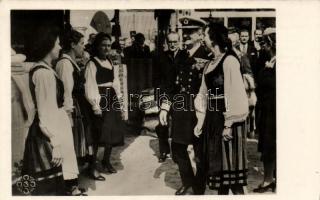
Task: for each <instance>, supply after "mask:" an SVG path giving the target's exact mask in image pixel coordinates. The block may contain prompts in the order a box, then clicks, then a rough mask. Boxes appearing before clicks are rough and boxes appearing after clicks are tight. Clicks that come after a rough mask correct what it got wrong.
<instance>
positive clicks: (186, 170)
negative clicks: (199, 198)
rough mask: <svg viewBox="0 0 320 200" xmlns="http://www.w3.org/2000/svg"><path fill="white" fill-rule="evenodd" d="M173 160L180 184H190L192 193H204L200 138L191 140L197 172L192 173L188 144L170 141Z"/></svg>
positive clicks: (204, 182) (204, 184) (204, 183)
mask: <svg viewBox="0 0 320 200" xmlns="http://www.w3.org/2000/svg"><path fill="white" fill-rule="evenodd" d="M171 148H172V155H173V160H174V162H175V163H177V165H178V168H179V173H180V177H181V181H182V184H183V185H184V186H186V187H188V186H192V189H193V191H194V194H204V192H205V188H206V181H205V174H204V164H203V159H202V153H201V152H202V151H201V143H200V139H196V140H195V141H194V142H193V149H194V153H195V161H196V168H197V172H196V174H194V172H193V169H192V166H191V161H190V158H189V155H188V151H187V148H188V145H187V144H180V143H176V142H172V143H171Z"/></svg>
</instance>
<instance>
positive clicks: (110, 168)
mask: <svg viewBox="0 0 320 200" xmlns="http://www.w3.org/2000/svg"><path fill="white" fill-rule="evenodd" d="M102 166H103V168H104V170H105V171H106V172H107V173H111V174H113V173H117V170H116V169H115V168H114V167H113V166H112V165H111V164H110V163H108V164H106V163H103V164H102Z"/></svg>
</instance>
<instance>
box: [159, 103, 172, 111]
mask: <svg viewBox="0 0 320 200" xmlns="http://www.w3.org/2000/svg"><path fill="white" fill-rule="evenodd" d="M170 107H171V102H170V101H163V102H162V103H161V106H160V109H161V110H166V111H168V112H169V111H170Z"/></svg>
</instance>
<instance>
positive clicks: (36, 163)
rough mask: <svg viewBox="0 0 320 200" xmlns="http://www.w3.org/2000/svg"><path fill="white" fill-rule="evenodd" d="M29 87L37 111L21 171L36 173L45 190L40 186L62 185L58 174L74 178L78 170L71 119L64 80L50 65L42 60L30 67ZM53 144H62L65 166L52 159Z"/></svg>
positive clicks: (60, 145)
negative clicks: (56, 163)
mask: <svg viewBox="0 0 320 200" xmlns="http://www.w3.org/2000/svg"><path fill="white" fill-rule="evenodd" d="M30 91H31V94H32V98H33V101H34V104H35V107H36V115H35V118H34V120H33V122H32V124H31V126H30V128H29V132H28V136H27V138H26V142H25V152H24V158H23V168H22V174H23V175H30V176H32V177H34V178H35V179H36V181H37V185H38V186H37V189H39V191H38V192H40V193H44V191H42V190H41V189H40V187H42V186H44V185H47V184H50V185H47V186H48V187H49V188H56V189H58V188H61V185H59V182H57V181H55V180H57V177H60V178H61V175H63V179H64V180H68V179H75V178H77V177H78V174H79V171H78V165H77V159H76V155H75V150H74V145H73V135H72V129H71V125H70V120H69V118H68V115H67V113H66V111H65V110H64V108H63V93H64V89H63V83H62V82H61V81H60V80H59V79H58V77H57V75H56V73H55V71H54V70H53V69H52V68H51V67H50V66H48V65H47V64H46V63H44V62H40V63H37V64H36V65H35V66H34V68H33V69H32V70H31V71H30ZM53 147H57V148H60V153H61V157H62V159H63V163H62V166H59V167H54V166H53V164H52V163H51V160H52V150H53ZM46 183H47V184H46ZM42 188H43V187H42Z"/></svg>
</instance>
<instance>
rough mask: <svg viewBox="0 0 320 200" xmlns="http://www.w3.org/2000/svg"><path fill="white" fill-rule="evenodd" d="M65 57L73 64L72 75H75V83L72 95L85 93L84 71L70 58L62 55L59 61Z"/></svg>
mask: <svg viewBox="0 0 320 200" xmlns="http://www.w3.org/2000/svg"><path fill="white" fill-rule="evenodd" d="M63 59H65V60H68V61H69V62H70V63H71V64H72V67H73V73H72V77H73V83H74V84H73V90H72V95H73V96H77V95H83V94H84V83H85V78H84V75H83V72H82V71H81V70H80V69H78V68H77V67H76V65H75V64H74V63H73V62H72V61H71V60H70V59H69V58H66V57H62V58H60V59H59V61H60V60H63ZM59 61H58V62H59Z"/></svg>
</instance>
